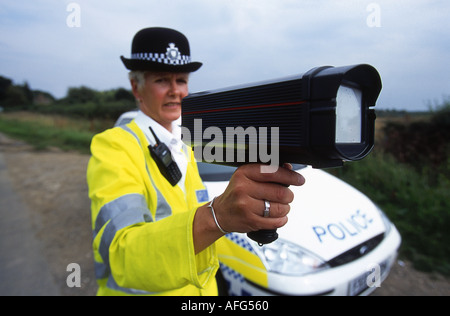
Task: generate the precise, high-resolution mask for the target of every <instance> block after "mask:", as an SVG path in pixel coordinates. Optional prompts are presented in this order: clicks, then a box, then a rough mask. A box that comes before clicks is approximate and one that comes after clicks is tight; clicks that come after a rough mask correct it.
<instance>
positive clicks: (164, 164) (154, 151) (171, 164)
mask: <svg viewBox="0 0 450 316" xmlns="http://www.w3.org/2000/svg"><path fill="white" fill-rule="evenodd" d="M150 132H152V134H153V137H155V141H156V145H155V146H152V145H151V144H150V145H149V146H148V149H149V150H150V154H151V156H152V158H153V160H154V161H155V162H156V165H157V166H158V168H159V171H160V172H161V174H162V175H163V176H164V177H165V178H166V179H167V181H169V183H170V184H171V185H172V186H176V185H177V183H178V182H179V181H180V180H181V178H182V175H181V171H180V168H179V167H178V165H177V163H176V162H175V161H174V160H173V158H172V154H171V153H170V149H169V147H167V145H166V144H164V143H161V141H160V140H159V138H158V137H157V136H156V134H155V132H154V131H153V129H152V128H151V127H150Z"/></svg>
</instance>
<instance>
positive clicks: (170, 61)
mask: <svg viewBox="0 0 450 316" xmlns="http://www.w3.org/2000/svg"><path fill="white" fill-rule="evenodd" d="M131 59H135V60H147V61H154V62H157V63H162V64H166V65H186V64H189V63H190V62H191V57H190V56H185V55H181V54H179V55H178V56H177V57H176V58H174V57H172V56H170V55H168V54H158V53H137V54H132V55H131Z"/></svg>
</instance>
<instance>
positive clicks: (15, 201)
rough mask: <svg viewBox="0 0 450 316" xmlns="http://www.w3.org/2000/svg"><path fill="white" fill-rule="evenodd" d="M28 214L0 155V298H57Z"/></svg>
mask: <svg viewBox="0 0 450 316" xmlns="http://www.w3.org/2000/svg"><path fill="white" fill-rule="evenodd" d="M30 214H31V212H30V210H29V209H28V207H27V206H26V205H25V204H24V203H23V202H22V199H21V197H19V196H18V195H17V194H16V193H15V192H14V190H13V189H12V185H11V181H10V179H9V175H8V170H7V168H6V164H5V159H4V157H3V154H2V153H1V152H0V216H1V221H0V253H1V256H0V267H1V269H0V296H10V295H11V296H17V295H33V296H36V295H51V296H54V295H60V294H61V293H60V291H59V289H58V287H57V286H56V284H55V282H54V279H53V277H52V274H51V272H50V269H49V265H48V262H47V261H46V258H45V257H43V256H42V250H43V246H42V243H41V241H40V240H39V239H37V238H36V233H35V231H34V229H33V227H32V226H31V222H30V220H29V218H30Z"/></svg>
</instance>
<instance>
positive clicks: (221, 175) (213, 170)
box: [197, 162, 306, 182]
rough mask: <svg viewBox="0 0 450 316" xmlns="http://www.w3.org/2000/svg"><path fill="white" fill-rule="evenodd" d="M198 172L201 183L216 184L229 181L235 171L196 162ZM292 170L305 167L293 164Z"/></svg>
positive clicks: (232, 168)
mask: <svg viewBox="0 0 450 316" xmlns="http://www.w3.org/2000/svg"><path fill="white" fill-rule="evenodd" d="M197 165H198V171H199V173H200V177H201V178H202V180H203V181H210V182H217V181H229V180H230V179H231V176H232V175H233V174H234V172H235V171H236V169H237V168H236V167H231V166H224V165H216V164H209V163H204V162H198V163H197ZM292 166H293V168H294V170H300V169H303V168H306V166H305V165H299V164H293V165H292Z"/></svg>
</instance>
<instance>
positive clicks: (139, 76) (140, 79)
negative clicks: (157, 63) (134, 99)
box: [128, 70, 146, 91]
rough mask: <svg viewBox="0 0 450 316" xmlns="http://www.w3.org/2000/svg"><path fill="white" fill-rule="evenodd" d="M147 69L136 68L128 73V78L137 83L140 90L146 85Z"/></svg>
mask: <svg viewBox="0 0 450 316" xmlns="http://www.w3.org/2000/svg"><path fill="white" fill-rule="evenodd" d="M145 73H146V72H145V71H139V70H134V71H131V72H130V73H129V74H128V78H129V79H130V81H131V80H133V81H135V82H136V83H137V86H138V90H139V91H142V89H144V87H145Z"/></svg>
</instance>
